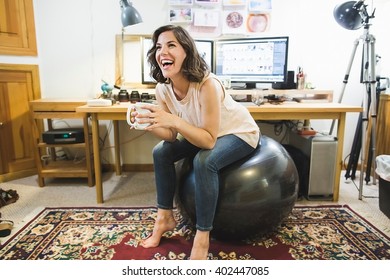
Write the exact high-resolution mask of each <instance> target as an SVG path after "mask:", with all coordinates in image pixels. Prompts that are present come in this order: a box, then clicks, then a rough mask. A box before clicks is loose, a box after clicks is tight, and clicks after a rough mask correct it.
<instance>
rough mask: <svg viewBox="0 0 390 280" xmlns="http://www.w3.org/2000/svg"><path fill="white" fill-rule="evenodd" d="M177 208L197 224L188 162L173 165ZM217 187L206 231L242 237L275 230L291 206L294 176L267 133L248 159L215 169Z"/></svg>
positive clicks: (216, 235) (281, 150)
mask: <svg viewBox="0 0 390 280" xmlns="http://www.w3.org/2000/svg"><path fill="white" fill-rule="evenodd" d="M176 173H177V175H178V186H179V187H178V195H177V207H178V209H179V210H180V211H181V213H182V215H183V216H184V217H185V218H188V219H189V220H190V221H191V222H192V223H193V224H195V223H196V213H195V199H194V198H195V176H194V172H193V169H192V160H191V159H184V160H182V161H181V162H179V163H178V164H177V165H176ZM219 179H220V191H219V198H218V205H217V209H216V213H215V219H214V225H213V230H212V231H211V235H212V236H213V237H214V238H217V239H225V240H228V239H244V238H247V237H251V236H253V235H258V234H265V233H267V232H270V231H273V230H275V229H276V228H277V227H278V226H279V225H280V224H281V222H282V220H283V219H284V218H286V217H287V216H288V215H289V213H290V212H291V210H292V208H293V207H294V204H295V201H296V199H297V195H298V185H299V178H298V172H297V169H296V167H295V164H294V161H293V160H292V158H291V157H290V155H289V154H288V152H287V151H286V150H285V149H284V147H283V146H282V145H281V144H280V143H278V142H276V141H275V140H273V139H272V138H269V137H267V136H262V137H261V139H260V145H259V146H258V147H257V148H256V150H255V151H253V152H252V153H251V154H250V155H248V156H247V157H245V158H243V159H241V160H239V161H237V162H234V163H232V164H231V165H229V166H227V167H225V168H224V169H222V170H221V171H220V174H219Z"/></svg>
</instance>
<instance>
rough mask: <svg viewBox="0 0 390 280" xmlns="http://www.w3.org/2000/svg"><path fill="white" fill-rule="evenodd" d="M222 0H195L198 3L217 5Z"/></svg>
mask: <svg viewBox="0 0 390 280" xmlns="http://www.w3.org/2000/svg"><path fill="white" fill-rule="evenodd" d="M219 2H220V0H195V3H196V4H198V5H204V6H206V5H217V4H219Z"/></svg>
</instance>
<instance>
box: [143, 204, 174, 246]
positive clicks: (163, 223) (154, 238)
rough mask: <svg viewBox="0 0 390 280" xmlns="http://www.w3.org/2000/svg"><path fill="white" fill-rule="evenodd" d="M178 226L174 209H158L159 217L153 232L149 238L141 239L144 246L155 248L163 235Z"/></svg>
mask: <svg viewBox="0 0 390 280" xmlns="http://www.w3.org/2000/svg"><path fill="white" fill-rule="evenodd" d="M175 227H176V221H175V218H174V217H173V212H172V210H165V209H158V210H157V219H156V222H155V223H154V227H153V233H152V235H151V236H150V237H148V238H147V239H144V240H142V241H141V246H142V247H144V248H154V247H157V246H158V245H159V244H160V240H161V237H162V235H163V234H164V233H165V232H167V231H170V230H173V229H174V228H175Z"/></svg>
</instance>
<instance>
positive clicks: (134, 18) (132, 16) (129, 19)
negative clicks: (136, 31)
mask: <svg viewBox="0 0 390 280" xmlns="http://www.w3.org/2000/svg"><path fill="white" fill-rule="evenodd" d="M120 4H121V8H122V26H123V27H126V26H129V25H134V24H137V23H141V22H142V18H141V15H140V14H139V12H138V11H137V10H136V9H135V8H134V7H133V4H132V3H130V4H129V2H128V1H127V0H121V2H120Z"/></svg>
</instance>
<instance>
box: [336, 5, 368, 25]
mask: <svg viewBox="0 0 390 280" xmlns="http://www.w3.org/2000/svg"><path fill="white" fill-rule="evenodd" d="M362 6H363V7H364V1H348V2H345V3H343V4H340V5H337V6H336V7H335V8H334V10H333V16H334V18H335V19H336V21H337V23H338V24H340V25H341V26H342V27H344V28H346V29H349V30H356V29H359V28H360V27H362V26H363V23H364V19H363V18H362V9H361V8H362Z"/></svg>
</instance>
